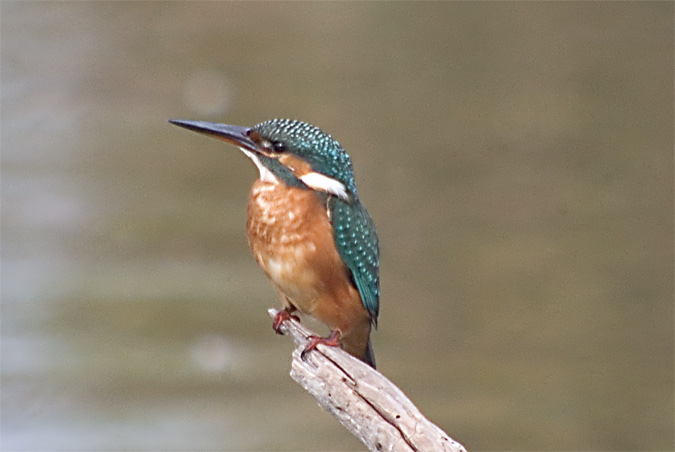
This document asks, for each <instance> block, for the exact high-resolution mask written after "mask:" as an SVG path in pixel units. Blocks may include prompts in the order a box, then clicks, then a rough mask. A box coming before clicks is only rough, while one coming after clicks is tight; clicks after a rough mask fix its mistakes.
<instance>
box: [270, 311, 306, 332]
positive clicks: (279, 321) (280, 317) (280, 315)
mask: <svg viewBox="0 0 675 452" xmlns="http://www.w3.org/2000/svg"><path fill="white" fill-rule="evenodd" d="M290 319H293V320H297V321H298V322H299V321H300V318H299V317H298V316H297V315H293V314H291V313H290V312H289V311H288V310H287V309H282V310H281V311H279V312H277V313H276V315H275V316H274V320H272V328H273V329H274V331H275V332H276V333H277V334H284V332H283V331H282V330H281V326H282V325H283V323H284V322H285V321H286V320H290Z"/></svg>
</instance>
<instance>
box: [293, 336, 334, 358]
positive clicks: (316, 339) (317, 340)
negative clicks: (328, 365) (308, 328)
mask: <svg viewBox="0 0 675 452" xmlns="http://www.w3.org/2000/svg"><path fill="white" fill-rule="evenodd" d="M340 335H341V334H340V331H338V330H333V331H331V332H330V334H329V335H328V337H320V336H309V337H308V338H307V339H308V340H307V345H306V346H305V349H304V350H303V351H302V353H301V354H300V357H301V358H302V359H305V356H306V355H307V353H308V352H311V351H312V350H314V349H315V348H316V346H317V345H319V344H323V345H328V346H329V347H339V346H340Z"/></svg>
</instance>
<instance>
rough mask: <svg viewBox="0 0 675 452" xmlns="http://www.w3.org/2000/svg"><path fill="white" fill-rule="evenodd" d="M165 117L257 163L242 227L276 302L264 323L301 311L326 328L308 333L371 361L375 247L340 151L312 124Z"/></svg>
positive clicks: (376, 293) (311, 345)
mask: <svg viewBox="0 0 675 452" xmlns="http://www.w3.org/2000/svg"><path fill="white" fill-rule="evenodd" d="M169 122H170V123H172V124H175V125H177V126H180V127H184V128H186V129H189V130H192V131H195V132H199V133H203V134H206V135H209V136H211V137H214V138H217V139H220V140H222V141H225V142H226V143H230V144H233V145H235V146H237V147H238V148H239V149H240V150H241V151H242V152H243V153H244V154H245V155H246V156H247V157H248V158H250V159H251V160H253V163H254V164H255V166H256V167H257V168H258V171H259V173H260V174H259V178H258V180H256V181H255V182H254V184H253V186H252V187H251V192H250V195H249V200H248V213H247V217H248V218H247V221H246V232H247V236H248V242H249V245H250V247H251V250H252V251H253V254H254V256H255V259H256V261H257V262H258V265H259V266H260V267H261V268H262V270H263V271H264V272H265V274H266V275H267V277H268V278H269V279H270V280H271V282H272V284H273V285H274V287H275V288H276V290H277V292H278V294H279V297H280V298H281V303H282V306H283V309H282V310H280V311H279V312H278V313H277V315H276V316H275V317H274V320H273V323H272V327H273V328H274V330H275V331H276V332H277V333H279V334H281V326H282V324H283V322H285V321H287V320H288V319H290V318H294V319H297V316H296V315H295V313H296V312H299V313H303V314H306V315H309V316H311V317H313V318H315V319H317V320H319V321H320V322H322V323H323V324H325V325H327V326H328V328H329V329H330V334H329V335H328V336H326V337H319V336H311V337H310V338H309V341H308V343H307V345H306V346H305V348H304V350H303V353H302V356H305V355H306V354H307V353H308V352H310V351H311V350H313V349H315V348H316V347H317V345H318V344H324V345H328V346H336V347H337V346H339V347H342V348H343V349H344V350H345V351H346V352H348V353H350V354H351V355H353V356H355V357H357V358H359V359H361V360H362V361H364V362H366V363H367V364H369V365H370V366H372V367H373V368H375V355H374V353H373V347H372V342H371V340H370V332H371V329H372V328H375V327H377V316H378V313H379V304H380V281H379V279H380V278H379V261H380V258H379V244H378V239H377V233H376V231H375V225H374V223H373V220H372V218H371V216H370V214H369V213H368V211H367V210H366V208H365V207H364V206H363V204H362V203H361V200H360V199H359V196H358V193H357V191H356V182H355V180H354V172H353V169H352V162H351V159H350V157H349V155H348V154H347V153H346V152H345V150H344V149H343V148H342V146H340V144H339V143H338V142H337V141H336V140H334V139H333V138H332V137H331V136H330V135H328V134H327V133H325V132H323V131H322V130H321V129H319V128H318V127H315V126H312V125H310V124H307V123H305V122H301V121H296V120H290V119H272V120H269V121H265V122H262V123H260V124H258V125H255V126H253V127H250V128H249V127H242V126H235V125H229V124H219V123H214V122H206V121H186V120H180V119H170V120H169Z"/></svg>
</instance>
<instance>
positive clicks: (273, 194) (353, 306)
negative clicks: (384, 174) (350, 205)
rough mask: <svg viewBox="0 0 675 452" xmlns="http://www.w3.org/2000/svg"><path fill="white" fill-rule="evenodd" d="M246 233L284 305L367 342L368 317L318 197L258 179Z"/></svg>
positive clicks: (253, 191)
mask: <svg viewBox="0 0 675 452" xmlns="http://www.w3.org/2000/svg"><path fill="white" fill-rule="evenodd" d="M247 233H248V240H249V243H250V245H251V249H252V250H253V254H254V255H255V258H256V260H257V261H258V264H259V265H260V267H261V268H262V269H263V271H264V272H265V273H266V274H267V276H268V277H269V278H270V279H271V280H272V282H273V283H274V285H275V286H276V288H277V290H278V291H279V293H280V295H281V297H282V301H283V303H284V304H285V305H286V306H288V305H291V306H293V307H295V308H297V309H298V310H299V311H300V312H303V313H306V314H309V315H311V316H313V317H315V318H316V319H318V320H319V321H321V322H323V323H325V324H326V325H328V327H329V328H331V330H336V329H337V330H339V331H340V332H341V333H343V337H345V336H347V339H349V337H350V336H354V339H356V340H357V342H359V343H360V342H362V341H363V336H364V334H365V342H364V344H365V343H367V341H368V339H367V338H368V334H369V332H370V316H369V315H368V312H367V311H366V309H365V308H364V306H363V303H362V302H361V297H360V295H359V292H358V289H357V288H356V287H355V286H354V284H353V282H352V280H351V278H350V274H349V270H348V269H347V267H346V266H345V264H344V263H343V262H342V259H341V258H340V255H339V253H338V251H337V248H336V246H335V240H334V237H333V229H332V226H331V224H330V220H329V217H328V210H327V207H326V205H325V202H324V201H322V200H321V199H320V197H319V195H318V194H317V193H315V192H314V191H312V190H305V189H300V188H294V187H288V186H286V185H285V184H283V183H269V182H262V181H260V180H258V181H257V182H256V183H255V184H254V185H253V188H252V189H251V195H250V199H249V204H248V221H247ZM356 336H358V338H357V337H356ZM343 346H344V347H345V348H347V345H346V344H343Z"/></svg>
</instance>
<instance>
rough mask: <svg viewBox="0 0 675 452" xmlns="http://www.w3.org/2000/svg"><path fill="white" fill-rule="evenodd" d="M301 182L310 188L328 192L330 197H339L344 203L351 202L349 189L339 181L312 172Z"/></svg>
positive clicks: (301, 178)
mask: <svg viewBox="0 0 675 452" xmlns="http://www.w3.org/2000/svg"><path fill="white" fill-rule="evenodd" d="M300 180H301V181H302V183H304V184H305V185H307V186H308V187H309V188H312V189H314V190H318V191H323V192H326V193H328V194H329V195H334V196H337V197H338V198H340V199H342V200H343V201H346V202H349V195H348V194H347V189H346V188H345V186H344V184H343V183H342V182H340V181H339V180H337V179H333V178H332V177H329V176H326V175H325V174H321V173H317V172H314V171H312V172H309V173H307V174H305V175H303V176H300Z"/></svg>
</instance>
